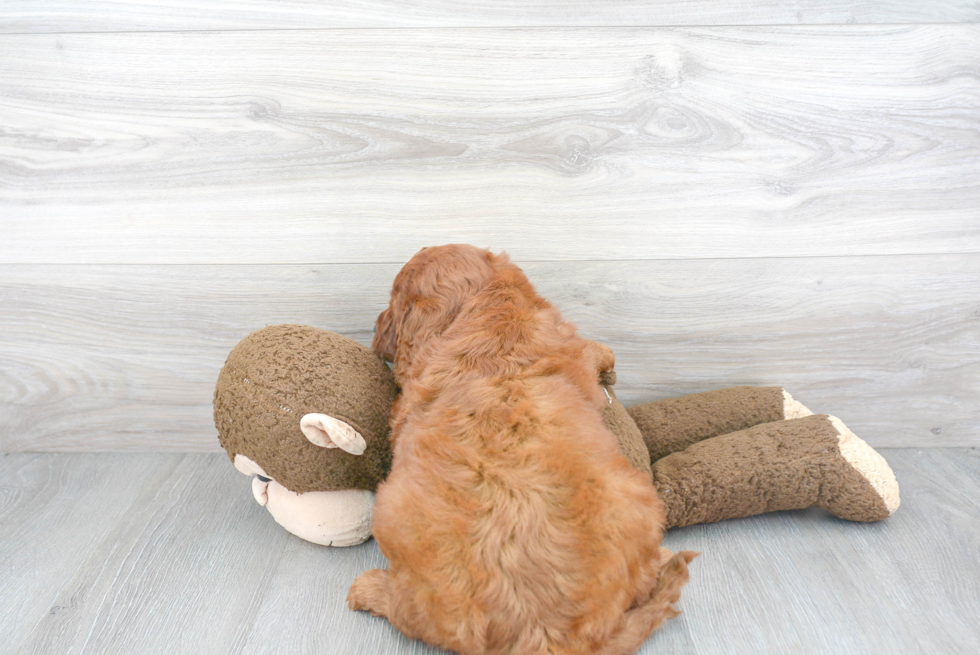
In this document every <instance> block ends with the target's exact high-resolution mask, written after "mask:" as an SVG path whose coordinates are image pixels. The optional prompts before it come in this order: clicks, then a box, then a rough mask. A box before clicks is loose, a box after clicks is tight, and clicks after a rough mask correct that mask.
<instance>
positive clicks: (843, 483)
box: [653, 414, 899, 527]
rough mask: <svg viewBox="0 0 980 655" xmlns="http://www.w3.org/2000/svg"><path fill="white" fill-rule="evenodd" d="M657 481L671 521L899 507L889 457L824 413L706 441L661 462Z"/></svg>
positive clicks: (849, 514)
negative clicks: (786, 511) (886, 458)
mask: <svg viewBox="0 0 980 655" xmlns="http://www.w3.org/2000/svg"><path fill="white" fill-rule="evenodd" d="M653 484H654V486H656V487H657V492H658V493H659V495H660V498H661V500H663V502H664V505H665V506H666V508H667V526H668V527H681V526H685V525H691V524H693V523H709V522H712V521H720V520H722V519H730V518H740V517H744V516H752V515H755V514H762V513H763V512H773V511H777V510H786V509H804V508H807V507H819V508H821V509H825V510H827V511H829V512H830V513H832V514H833V515H834V516H837V517H838V518H842V519H847V520H849V521H879V520H881V519H884V518H887V517H888V516H890V515H891V514H892V513H894V512H895V510H897V509H898V505H899V494H898V482H897V481H896V480H895V474H894V473H893V472H892V470H891V468H890V467H889V466H888V463H887V462H886V461H885V459H884V458H883V457H882V456H881V455H879V454H878V452H877V451H875V450H874V449H873V448H872V447H871V446H869V445H868V444H866V443H865V442H864V441H862V440H861V439H859V438H858V437H857V436H856V435H855V434H854V433H853V432H851V431H850V430H849V429H848V428H847V426H845V425H844V424H843V423H842V422H841V421H840V420H839V419H837V418H835V417H833V416H826V415H823V414H821V415H814V416H808V417H806V418H799V419H792V420H788V421H775V422H773V423H763V424H762V425H756V426H754V427H751V428H748V429H747V430H741V431H739V432H734V433H732V434H725V435H722V436H719V437H713V438H710V439H705V440H703V441H699V442H698V443H695V444H692V445H691V446H689V447H688V448H686V449H685V450H683V451H681V452H677V453H673V454H671V455H668V456H667V457H664V458H662V459H659V460H657V461H656V462H654V464H653Z"/></svg>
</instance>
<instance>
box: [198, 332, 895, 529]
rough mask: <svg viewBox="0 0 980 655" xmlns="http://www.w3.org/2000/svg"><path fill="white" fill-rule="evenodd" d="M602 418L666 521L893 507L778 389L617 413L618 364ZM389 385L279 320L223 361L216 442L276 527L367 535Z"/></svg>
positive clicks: (819, 419) (372, 369) (819, 423)
mask: <svg viewBox="0 0 980 655" xmlns="http://www.w3.org/2000/svg"><path fill="white" fill-rule="evenodd" d="M597 382H598V383H599V384H601V385H602V386H603V388H604V390H605V392H606V395H607V397H608V399H609V404H608V405H607V407H606V408H605V410H604V412H603V419H604V421H605V423H606V426H607V427H608V428H609V430H610V431H611V432H612V433H613V434H615V435H616V437H617V439H618V441H619V445H620V449H621V450H622V452H623V454H624V455H625V456H626V457H627V459H629V461H630V462H631V463H632V464H633V465H634V466H635V467H636V468H637V469H638V470H639V471H641V472H642V473H643V474H644V475H646V476H647V477H648V478H649V479H650V480H651V482H652V483H653V484H654V485H655V486H656V488H657V491H658V493H659V494H660V498H661V499H662V500H663V502H664V505H665V507H666V509H667V527H679V526H685V525H691V524H694V523H707V522H712V521H720V520H723V519H729V518H740V517H745V516H752V515H755V514H760V513H763V512H771V511H776V510H786V509H804V508H807V507H819V508H822V509H825V510H827V511H829V512H831V513H832V514H834V515H835V516H837V517H839V518H842V519H847V520H851V521H878V520H881V519H884V518H886V517H888V516H890V515H891V514H892V513H893V512H894V511H895V510H896V509H898V505H899V496H898V484H897V482H896V480H895V475H894V473H892V470H891V469H890V468H889V466H888V464H887V463H886V462H885V460H884V458H882V457H881V455H879V454H878V453H877V452H876V451H875V450H874V449H873V448H871V447H870V446H868V445H867V444H866V443H865V442H864V441H862V440H861V439H859V438H858V437H857V436H855V435H854V434H853V433H852V432H851V431H850V430H848V429H847V427H846V426H845V425H844V424H843V423H842V422H841V421H840V420H839V419H837V418H834V417H832V416H825V415H813V414H812V412H810V410H808V409H807V408H806V407H804V406H803V405H801V404H800V403H799V402H797V401H795V400H793V398H792V397H791V396H790V395H789V394H788V393H787V392H786V391H784V390H783V389H781V388H779V387H733V388H730V389H722V390H719V391H709V392H706V393H700V394H693V395H690V396H683V397H681V398H671V399H667V400H660V401H656V402H651V403H645V404H642V405H636V406H634V407H630V408H629V409H626V408H624V407H623V405H622V404H620V403H619V401H618V400H617V399H616V395H615V393H614V392H613V389H612V387H613V385H614V384H615V372H613V371H606V372H603V373H602V374H601V376H600V377H599V379H598V380H597ZM396 393H397V389H396V387H395V382H394V377H393V376H392V374H391V372H390V370H389V369H388V366H387V365H386V364H385V363H384V362H383V361H382V360H381V359H380V358H379V357H378V356H377V355H375V354H374V353H373V352H371V350H369V349H368V348H365V347H364V346H361V345H360V344H358V343H357V342H355V341H353V340H352V339H348V338H346V337H343V336H341V335H338V334H334V333H332V332H327V331H325V330H319V329H317V328H312V327H307V326H302V325H277V326H272V327H267V328H264V329H262V330H259V331H257V332H254V333H252V334H250V335H248V336H247V337H246V338H245V339H243V340H242V341H241V342H240V343H239V344H238V345H237V346H235V348H234V349H233V350H232V351H231V354H230V355H229V356H228V360H227V362H226V363H225V366H224V368H223V369H222V371H221V374H220V375H219V378H218V384H217V386H216V388H215V395H214V421H215V426H216V427H217V429H218V438H219V440H220V442H221V445H222V446H223V447H224V448H225V450H226V451H227V453H228V456H229V457H230V458H231V460H232V462H233V463H234V465H235V468H237V469H238V470H239V471H241V472H242V473H244V474H245V475H249V476H254V477H253V480H252V492H253V494H254V495H255V499H256V501H258V503H259V504H260V505H264V506H265V507H266V508H267V509H268V510H269V512H270V513H272V515H273V517H274V518H275V520H276V521H277V522H279V523H280V524H281V525H282V526H283V527H284V528H286V530H288V531H290V532H292V533H293V534H295V535H297V536H299V537H301V538H303V539H306V540H307V541H312V542H313V543H318V544H323V545H332V546H350V545H354V544H359V543H361V542H363V541H366V540H367V539H368V538H369V537H370V530H371V508H372V506H373V503H374V493H373V492H374V490H375V489H376V487H377V485H378V484H379V483H380V482H381V481H382V480H383V479H384V477H385V476H386V475H387V473H388V470H389V468H390V465H391V452H390V448H389V444H388V431H389V427H388V414H389V411H390V409H391V405H392V403H393V402H394V399H395V395H396Z"/></svg>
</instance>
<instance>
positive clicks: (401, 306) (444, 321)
mask: <svg viewBox="0 0 980 655" xmlns="http://www.w3.org/2000/svg"><path fill="white" fill-rule="evenodd" d="M506 260H507V257H506V255H500V256H495V255H493V254H492V253H491V252H490V251H488V250H482V249H480V248H476V247H474V246H467V245H460V244H452V245H448V246H435V247H432V248H423V249H422V250H420V251H419V252H418V253H416V254H415V256H414V257H412V259H411V260H409V262H408V263H407V264H405V266H404V267H402V270H401V271H399V273H398V275H397V276H396V277H395V283H394V285H393V286H392V289H391V302H390V304H389V306H388V309H386V310H384V311H383V312H381V314H380V315H379V316H378V320H377V322H376V323H375V333H374V340H373V341H372V343H371V348H372V349H373V350H374V352H376V353H378V354H379V355H380V356H381V357H383V358H384V359H386V360H388V361H393V362H395V364H396V369H397V366H398V363H399V360H404V359H405V358H407V357H408V356H409V353H408V352H406V350H408V351H410V350H412V349H414V348H416V347H418V346H420V345H422V344H424V343H425V342H426V341H427V340H428V339H430V338H432V337H434V336H438V335H439V334H441V333H442V332H443V331H445V329H446V328H448V327H449V325H450V324H451V323H452V322H453V320H454V319H455V318H456V315H457V314H458V313H459V310H460V308H461V307H462V306H463V303H465V302H466V300H467V299H469V298H471V297H472V296H473V295H475V294H476V293H478V292H479V291H480V290H481V289H483V288H484V287H485V286H486V285H487V284H489V282H490V280H491V278H492V277H493V274H494V270H495V267H496V266H497V265H498V264H499V263H500V262H502V261H506Z"/></svg>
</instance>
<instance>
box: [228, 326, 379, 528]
mask: <svg viewBox="0 0 980 655" xmlns="http://www.w3.org/2000/svg"><path fill="white" fill-rule="evenodd" d="M395 394H396V387H395V381H394V377H393V376H392V374H391V371H390V370H389V369H388V366H387V365H386V364H385V363H384V362H383V361H382V360H381V359H380V358H379V357H378V356H377V355H375V354H374V353H373V352H371V351H370V350H369V349H368V348H366V347H364V346H362V345H360V344H359V343H357V342H356V341H354V340H353V339H349V338H347V337H344V336H341V335H339V334H335V333H333V332H327V331H326V330H319V329H317V328H313V327H308V326H304V325H274V326H271V327H267V328H264V329H261V330H258V331H257V332H253V333H252V334H250V335H248V336H247V337H245V338H244V339H242V341H241V342H239V344H238V345H237V346H235V348H234V349H232V351H231V353H230V354H229V355H228V359H227V361H226V362H225V365H224V368H222V369H221V374H220V375H219V376H218V383H217V385H216V387H215V390H214V424H215V427H216V428H217V429H218V439H219V440H220V442H221V445H222V446H223V447H224V449H225V450H226V451H227V452H228V456H229V457H230V458H231V460H232V462H233V463H234V465H235V468H237V469H238V470H239V471H241V472H242V473H244V474H245V475H248V476H250V477H252V493H253V495H254V496H255V500H256V501H257V502H258V503H259V504H260V505H263V506H264V507H265V508H266V509H268V510H269V512H270V513H271V514H272V516H273V518H275V520H276V521H277V522H278V523H279V524H280V525H282V526H283V527H284V528H286V530H288V531H289V532H292V533H293V534H295V535H296V536H298V537H301V538H303V539H306V540H307V541H312V542H313V543H317V544H323V545H325V546H352V545H355V544H359V543H362V542H364V541H366V540H367V539H368V538H369V537H370V536H371V509H372V507H373V505H374V490H375V489H376V488H377V486H378V484H379V483H380V482H381V481H382V480H383V479H384V478H385V476H386V475H387V474H388V470H389V468H390V466H391V449H390V447H389V444H388V431H389V428H388V414H389V413H390V411H391V406H392V403H393V402H394V399H395Z"/></svg>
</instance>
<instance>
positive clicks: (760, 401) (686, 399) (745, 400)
mask: <svg viewBox="0 0 980 655" xmlns="http://www.w3.org/2000/svg"><path fill="white" fill-rule="evenodd" d="M626 411H627V412H629V415H630V416H631V417H632V418H633V420H634V421H635V422H636V426H637V427H638V428H639V429H640V432H641V433H642V434H643V440H644V441H645V442H646V445H647V449H648V450H649V451H650V460H651V461H653V462H656V461H657V460H659V459H661V458H663V457H666V456H667V455H670V454H671V453H676V452H680V451H682V450H684V449H685V448H687V447H688V446H690V445H691V444H693V443H697V442H699V441H701V440H703V439H708V438H710V437H716V436H718V435H722V434H728V433H730V432H737V431H738V430H744V429H746V428H749V427H752V426H753V425H759V424H760V423H770V422H772V421H781V420H783V419H784V418H785V416H784V415H783V390H782V388H781V387H730V388H728V389H719V390H717V391H707V392H705V393H696V394H691V395H689V396H681V397H680V398H667V399H666V400H658V401H656V402H652V403H644V404H643V405H634V406H633V407H630V408H629V409H628V410H626Z"/></svg>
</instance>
